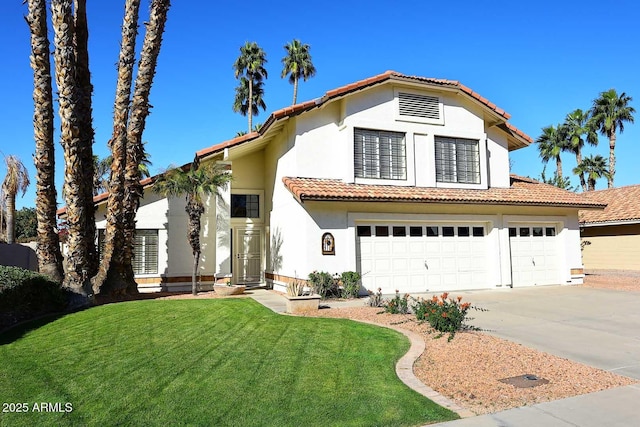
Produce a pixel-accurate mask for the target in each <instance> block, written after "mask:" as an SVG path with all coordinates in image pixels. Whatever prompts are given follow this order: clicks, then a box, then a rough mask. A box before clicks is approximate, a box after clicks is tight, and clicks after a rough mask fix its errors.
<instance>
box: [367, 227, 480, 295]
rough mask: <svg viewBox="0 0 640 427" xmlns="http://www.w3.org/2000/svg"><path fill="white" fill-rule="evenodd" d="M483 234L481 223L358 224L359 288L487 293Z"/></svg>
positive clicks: (387, 290) (391, 290)
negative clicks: (452, 290)
mask: <svg viewBox="0 0 640 427" xmlns="http://www.w3.org/2000/svg"><path fill="white" fill-rule="evenodd" d="M486 234H487V233H486V225H484V224H482V223H447V224H437V223H405V224H403V223H368V224H359V225H357V226H356V239H357V242H356V246H357V258H358V264H359V265H360V271H361V274H362V281H363V285H364V287H365V288H367V289H370V290H371V289H378V288H381V289H382V292H383V293H393V292H395V290H396V289H399V290H402V292H410V293H411V292H439V291H444V290H451V289H481V288H486V287H487V285H486V283H487V265H488V262H487V257H488V253H489V250H490V247H489V245H488V240H487V238H486Z"/></svg>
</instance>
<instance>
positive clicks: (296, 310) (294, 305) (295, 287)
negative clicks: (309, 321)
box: [286, 279, 320, 314]
mask: <svg viewBox="0 0 640 427" xmlns="http://www.w3.org/2000/svg"><path fill="white" fill-rule="evenodd" d="M286 297H287V313H291V314H301V313H305V312H309V311H315V310H317V309H318V307H319V305H320V295H318V294H316V293H313V289H312V288H310V287H308V286H307V284H306V283H305V282H304V281H302V280H298V279H295V280H293V281H292V282H289V284H288V285H287V295H286Z"/></svg>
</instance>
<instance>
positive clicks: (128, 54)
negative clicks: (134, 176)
mask: <svg viewBox="0 0 640 427" xmlns="http://www.w3.org/2000/svg"><path fill="white" fill-rule="evenodd" d="M139 10H140V0H127V1H126V3H125V13H124V21H123V24H122V42H121V45H120V58H119V62H118V83H117V87H116V99H115V105H114V108H113V110H114V114H113V116H114V117H113V136H112V137H111V140H110V142H109V145H110V148H111V155H112V158H113V160H112V162H111V179H110V181H109V199H108V201H107V218H106V219H107V226H106V230H105V240H104V253H103V254H102V261H101V264H100V269H99V271H98V274H97V275H96V277H94V278H93V280H92V286H93V291H94V293H96V294H97V293H100V292H108V293H119V292H123V291H125V290H126V289H127V288H128V287H129V286H130V284H132V285H133V286H135V280H134V277H133V276H134V275H133V269H132V266H131V262H128V263H125V261H124V257H123V255H124V253H123V250H122V248H123V247H124V221H123V216H124V205H123V198H124V187H125V182H124V169H125V165H126V161H127V156H126V155H127V121H128V118H129V99H130V97H131V85H132V81H133V66H134V63H135V44H136V36H137V34H138V15H139Z"/></svg>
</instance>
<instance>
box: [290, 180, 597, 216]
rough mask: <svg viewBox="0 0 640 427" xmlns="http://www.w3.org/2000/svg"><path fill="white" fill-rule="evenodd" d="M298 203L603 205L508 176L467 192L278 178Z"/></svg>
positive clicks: (579, 206)
mask: <svg viewBox="0 0 640 427" xmlns="http://www.w3.org/2000/svg"><path fill="white" fill-rule="evenodd" d="M282 181H283V183H284V185H285V186H286V187H287V188H288V189H289V191H291V193H292V194H293V195H294V196H295V197H296V199H298V200H299V201H300V202H304V201H306V200H319V201H359V202H417V203H470V204H489V205H528V206H559V207H572V208H583V209H602V208H604V206H605V204H604V203H599V202H591V201H588V200H585V198H584V197H582V196H581V195H580V194H576V193H572V192H569V191H565V190H561V189H559V188H557V187H554V186H552V185H548V184H543V183H540V182H538V181H535V180H533V179H529V178H523V177H519V176H516V175H511V187H509V188H490V189H488V190H471V189H459V188H427V187H406V186H398V185H369V184H348V183H345V182H343V181H341V180H336V179H314V178H291V177H285V178H283V179H282Z"/></svg>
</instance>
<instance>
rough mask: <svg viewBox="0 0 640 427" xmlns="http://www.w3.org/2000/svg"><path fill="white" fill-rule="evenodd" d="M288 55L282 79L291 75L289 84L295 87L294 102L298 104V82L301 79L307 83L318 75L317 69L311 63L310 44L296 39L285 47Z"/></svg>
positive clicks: (285, 58)
mask: <svg viewBox="0 0 640 427" xmlns="http://www.w3.org/2000/svg"><path fill="white" fill-rule="evenodd" d="M284 49H285V50H286V51H287V55H286V56H285V57H284V58H282V65H283V67H284V68H283V69H282V75H281V77H282V78H285V76H286V75H287V74H288V75H289V83H291V84H292V85H293V102H292V104H295V103H296V99H297V98H298V80H300V77H302V78H303V80H304V81H305V82H306V81H307V79H308V78H310V77H313V76H315V75H316V67H314V66H313V62H311V54H310V53H309V49H311V47H310V46H309V45H308V44H302V43H300V40H297V39H294V40H293V41H292V42H291V43H287V44H286V45H284Z"/></svg>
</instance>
